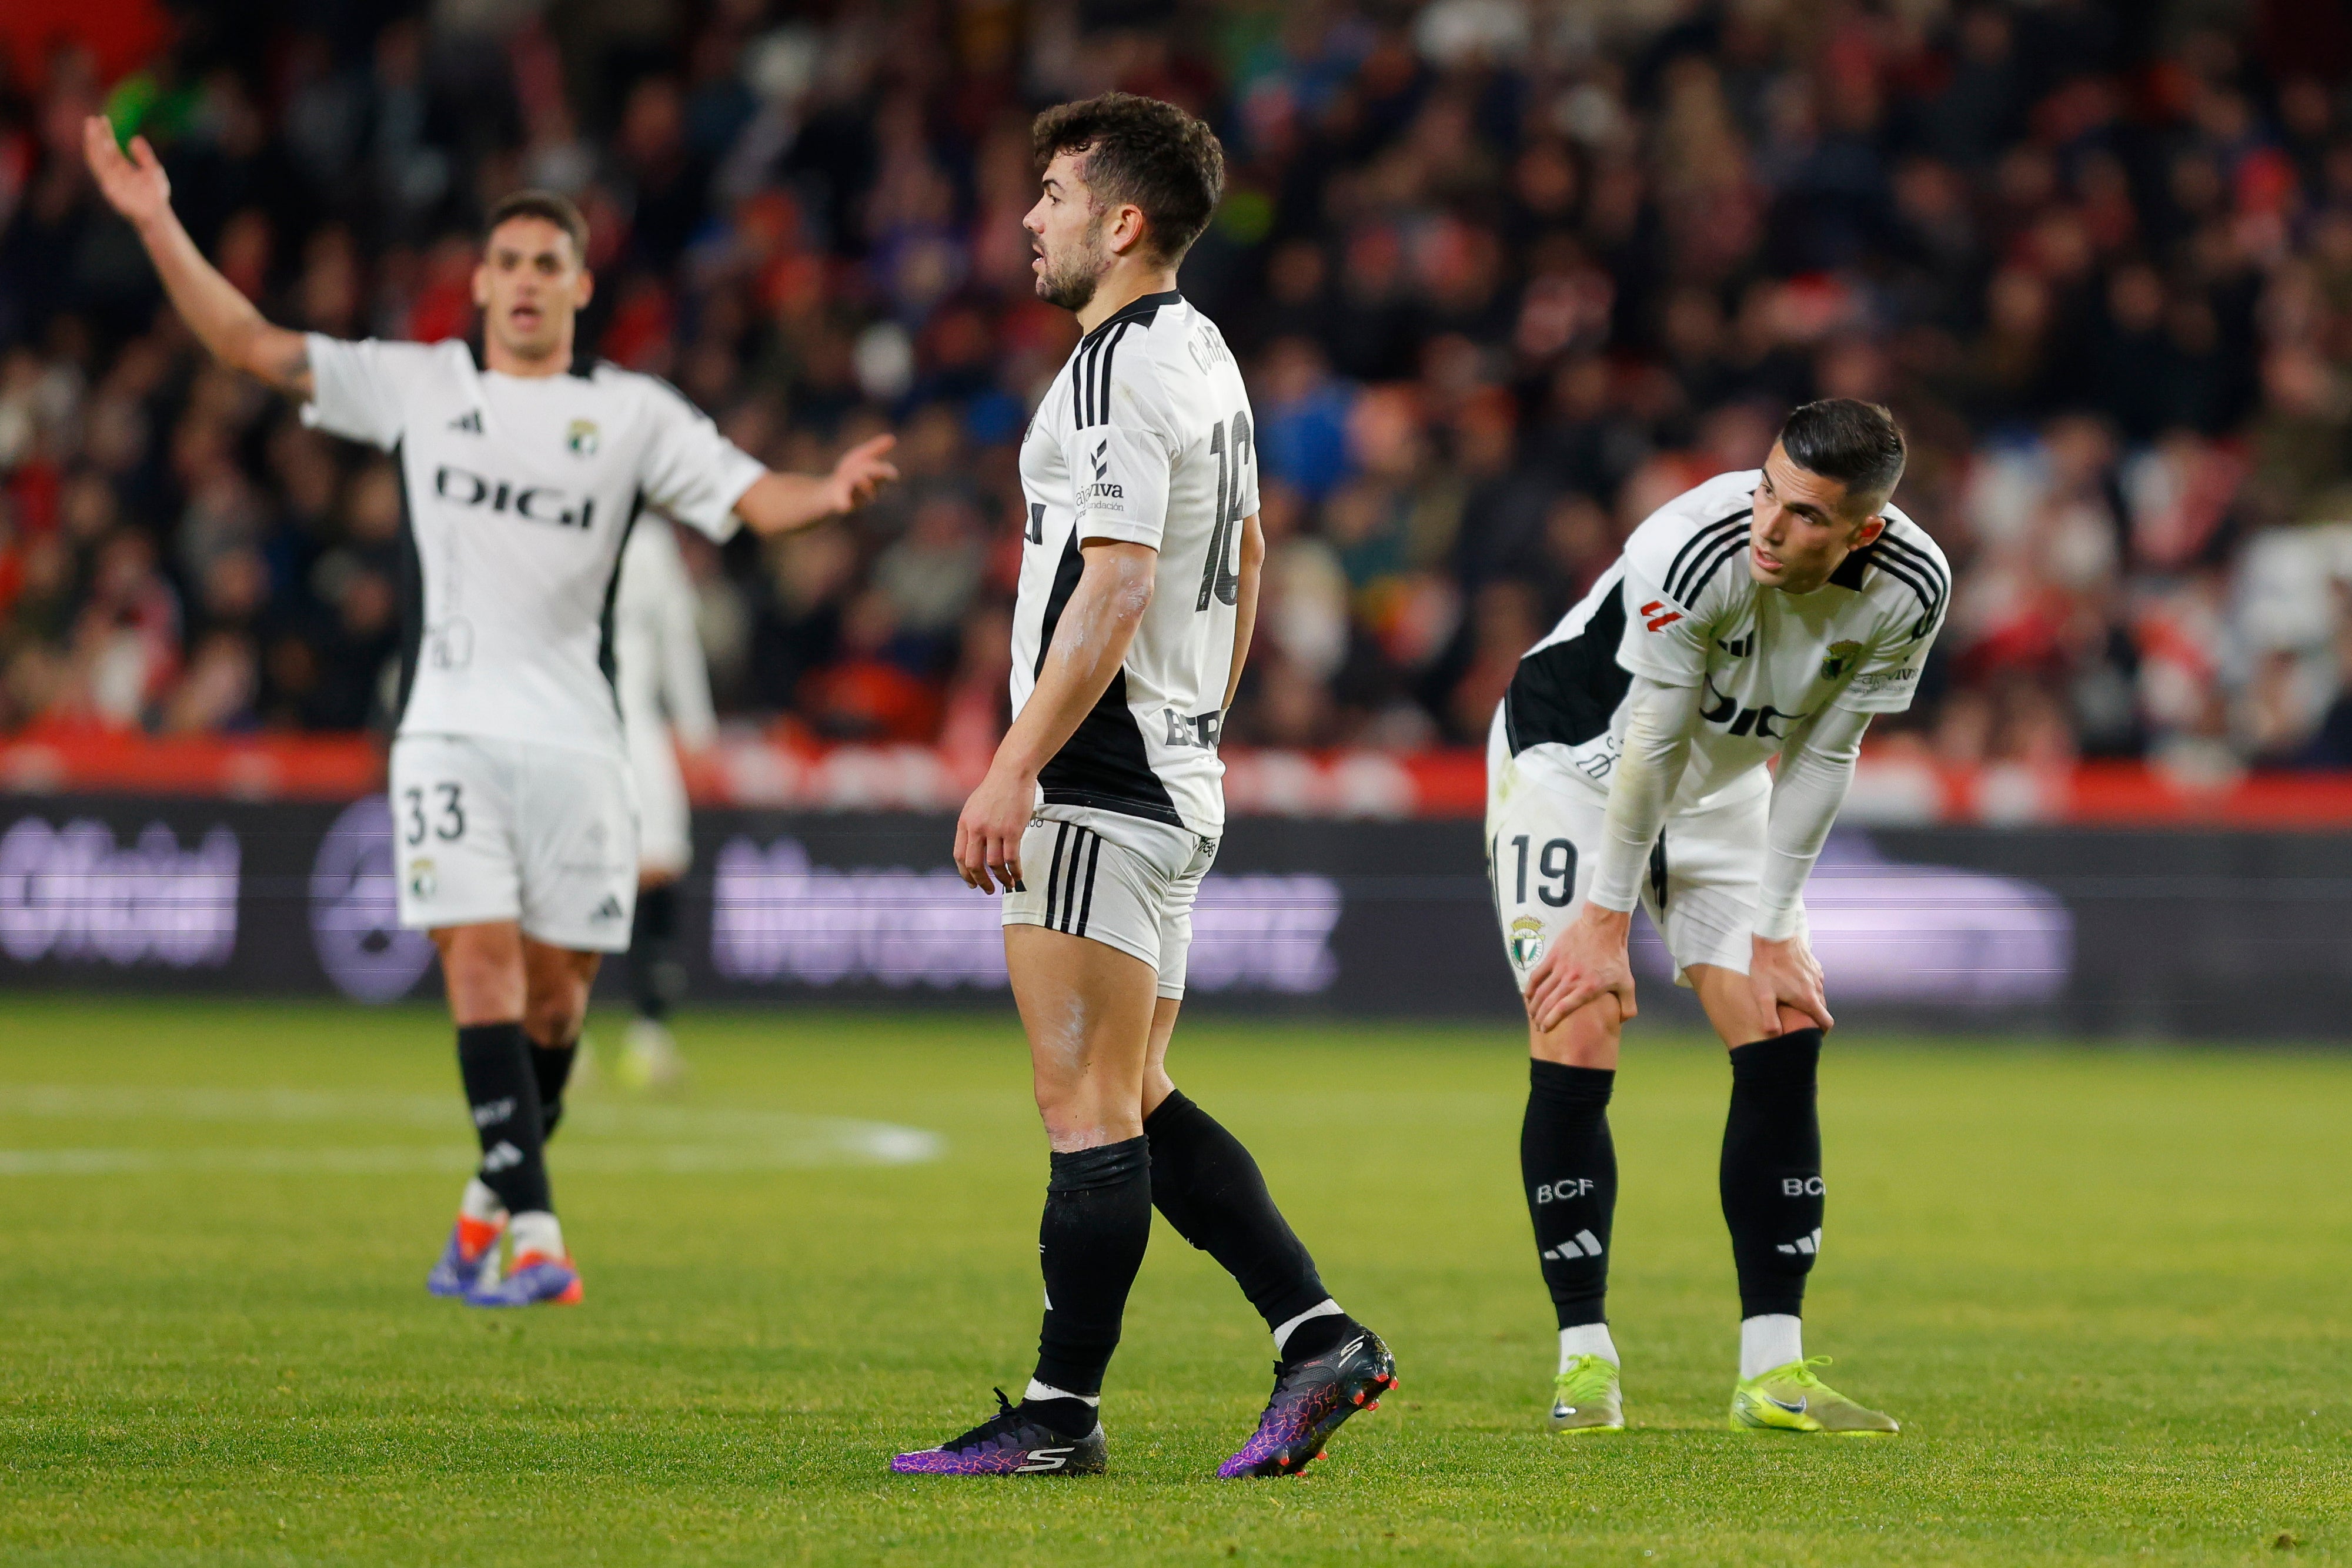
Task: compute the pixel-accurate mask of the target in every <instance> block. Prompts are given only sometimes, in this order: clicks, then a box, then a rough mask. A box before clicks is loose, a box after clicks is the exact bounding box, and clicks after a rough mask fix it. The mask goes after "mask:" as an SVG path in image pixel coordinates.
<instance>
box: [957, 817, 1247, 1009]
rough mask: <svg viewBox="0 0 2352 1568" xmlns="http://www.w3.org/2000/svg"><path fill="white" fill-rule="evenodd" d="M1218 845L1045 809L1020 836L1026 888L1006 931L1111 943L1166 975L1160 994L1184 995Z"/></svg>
mask: <svg viewBox="0 0 2352 1568" xmlns="http://www.w3.org/2000/svg"><path fill="white" fill-rule="evenodd" d="M1216 858H1217V841H1216V840H1214V839H1204V838H1202V837H1201V836H1200V835H1199V834H1197V833H1191V832H1187V831H1184V830H1183V829H1182V828H1177V827H1171V826H1170V825H1169V824H1167V823H1165V822H1155V821H1150V820H1149V819H1147V818H1143V817H1130V816H1128V815H1127V814H1126V813H1125V812H1122V811H1102V810H1095V809H1094V808H1093V807H1090V806H1040V807H1038V808H1037V814H1036V815H1035V816H1034V817H1033V818H1031V819H1030V821H1029V831H1027V832H1026V833H1024V834H1023V835H1022V837H1021V886H1020V887H1019V888H1018V889H1016V890H1015V891H1013V892H1012V893H1008V894H1005V895H1004V924H1005V925H1044V926H1048V927H1050V928H1052V929H1053V930H1055V931H1066V932H1068V933H1070V935H1072V936H1087V937H1091V938H1092V939H1094V940H1095V941H1097V942H1103V943H1108V945H1110V946H1113V947H1116V948H1118V950H1119V951H1120V952H1122V953H1129V954H1132V955H1133V956H1136V957H1138V958H1140V959H1142V960H1143V961H1144V962H1145V963H1147V964H1149V965H1150V966H1151V967H1153V968H1154V969H1157V970H1158V971H1159V972H1160V995H1161V996H1163V997H1166V998H1170V999H1171V1000H1174V999H1176V998H1181V997H1182V996H1183V994H1184V963H1185V959H1186V958H1187V957H1188V956H1190V955H1191V953H1192V900H1193V899H1194V898H1195V897H1196V896H1197V895H1198V894H1199V893H1200V891H1201V879H1202V877H1204V876H1206V875H1208V874H1209V867H1210V865H1211V863H1212V862H1214V861H1215V860H1216Z"/></svg>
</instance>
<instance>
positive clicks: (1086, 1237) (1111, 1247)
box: [1037, 1138, 1151, 1437]
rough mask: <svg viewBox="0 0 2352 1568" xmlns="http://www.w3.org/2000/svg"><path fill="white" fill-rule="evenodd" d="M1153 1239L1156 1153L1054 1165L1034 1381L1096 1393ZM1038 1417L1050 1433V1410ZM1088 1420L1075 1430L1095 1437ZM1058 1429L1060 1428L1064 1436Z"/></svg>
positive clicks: (1047, 1405) (1134, 1141)
mask: <svg viewBox="0 0 2352 1568" xmlns="http://www.w3.org/2000/svg"><path fill="white" fill-rule="evenodd" d="M1150 1239H1151V1150H1150V1144H1149V1142H1148V1141H1147V1140H1145V1139H1142V1138H1129V1139H1128V1140H1126V1141H1125V1142H1124V1143H1117V1144H1106V1145H1103V1146H1102V1147H1100V1148H1095V1149H1078V1150H1075V1151H1073V1152H1072V1153H1069V1154H1057V1155H1054V1157H1053V1175H1052V1176H1051V1177H1050V1178H1049V1179H1048V1180H1047V1181H1046V1183H1045V1218H1043V1219H1042V1220H1041V1221H1039V1223H1038V1226H1037V1252H1038V1260H1039V1262H1040V1264H1041V1265H1042V1266H1043V1267H1044V1270H1045V1326H1044V1328H1043V1329H1041V1330H1040V1331H1039V1333H1038V1335H1037V1381H1038V1382H1040V1383H1043V1384H1046V1385H1050V1386H1052V1387H1054V1388H1057V1389H1060V1390H1061V1391H1062V1392H1064V1393H1066V1394H1075V1395H1081V1396H1094V1395H1099V1394H1100V1393H1101V1392H1102V1381H1103V1370H1104V1369H1105V1368H1106V1367H1108V1365H1109V1364H1110V1355H1111V1352H1112V1351H1114V1350H1117V1349H1118V1327H1119V1319H1120V1316H1121V1315H1122V1314H1123V1313H1124V1312H1126V1310H1127V1292H1128V1291H1129V1287H1131V1286H1132V1285H1133V1284H1134V1283H1135V1272H1136V1270H1139V1269H1140V1268H1142V1267H1143V1249H1144V1248H1145V1246H1146V1245H1147V1244H1149V1243H1150ZM1061 1403H1062V1402H1061V1401H1045V1402H1041V1404H1040V1406H1039V1407H1038V1414H1039V1415H1040V1416H1041V1417H1042V1418H1044V1419H1045V1420H1046V1422H1047V1424H1048V1425H1053V1424H1054V1421H1053V1417H1054V1416H1055V1414H1056V1411H1055V1408H1053V1407H1054V1406H1059V1405H1060V1404H1061ZM1093 1425H1094V1423H1093V1421H1092V1419H1091V1418H1089V1419H1088V1420H1087V1424H1086V1425H1085V1426H1084V1427H1080V1428H1079V1429H1078V1430H1076V1431H1075V1432H1071V1433H1069V1434H1068V1435H1069V1436H1071V1437H1083V1436H1085V1434H1086V1433H1087V1431H1090V1430H1092V1428H1093ZM1062 1429H1063V1428H1062V1427H1055V1430H1057V1431H1058V1430H1062Z"/></svg>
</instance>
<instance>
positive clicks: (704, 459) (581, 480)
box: [83, 116, 895, 1306]
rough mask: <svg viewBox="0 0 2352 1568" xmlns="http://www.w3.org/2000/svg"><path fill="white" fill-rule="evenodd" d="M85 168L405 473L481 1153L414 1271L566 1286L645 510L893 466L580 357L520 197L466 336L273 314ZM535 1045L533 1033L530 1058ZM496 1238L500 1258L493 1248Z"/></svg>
mask: <svg viewBox="0 0 2352 1568" xmlns="http://www.w3.org/2000/svg"><path fill="white" fill-rule="evenodd" d="M83 141H84V151H85V153H86V154H87V156H88V159H89V166H90V171H91V172H92V173H93V174H94V175H95V176H96V177H97V180H98V184H99V188H100V190H101V191H102V192H104V193H105V195H106V198H107V200H108V201H109V202H110V203H111V204H112V205H113V206H114V208H115V210H116V211H117V212H119V213H121V214H122V215H123V217H125V218H126V219H128V220H130V222H131V225H132V227H133V228H134V229H136V230H137V231H138V234H139V237H140V240H141V242H142V244H143V245H144V246H146V250H147V254H148V256H150V257H151V258H152V260H153V262H154V265H155V270H156V272H157V273H158V275H159V276H160V277H162V279H163V287H164V291H165V292H166V293H167V294H168V295H169V296H170V297H171V299H172V303H173V306H174V308H177V309H178V311H179V312H180V315H181V317H182V319H184V320H185V321H186V322H187V324H188V327H189V329H191V330H192V331H194V333H195V335H196V337H197V338H198V340H201V341H202V342H203V343H204V345H205V347H206V348H207V349H209V350H212V352H213V353H214V355H215V357H217V358H218V359H219V360H220V361H222V362H224V363H226V364H229V365H233V366H235V367H236V368H238V369H240V370H244V371H248V372H250V373H251V374H253V375H255V376H257V377H258V378H260V379H261V380H262V381H264V382H268V383H269V384H270V385H271V386H273V387H276V388H277V389H278V390H279V391H280V392H285V393H287V394H288V395H289V396H293V397H299V398H301V399H303V400H304V407H303V418H304V420H305V421H306V422H307V423H310V424H312V425H314V426H316V427H318V428H320V429H323V430H327V431H331V432H332V433H334V434H338V435H342V436H346V437H348V438H350V439H352V440H355V441H363V442H367V443H369V444H372V445H375V446H379V447H382V448H383V449H385V450H386V451H389V452H391V453H392V454H393V455H394V457H395V458H396V460H397V461H398V462H399V464H400V467H401V476H402V481H403V492H402V493H403V498H404V503H405V505H404V527H403V529H402V534H403V539H404V544H405V547H406V559H405V561H404V568H405V570H404V571H403V573H402V584H401V587H402V597H403V601H404V602H403V611H404V616H403V620H404V646H403V658H402V662H401V682H400V693H399V699H398V728H397V732H396V734H395V737H394V741H393V747H392V768H391V774H392V777H391V800H392V811H393V820H394V835H395V838H396V841H397V848H396V855H397V864H398V866H399V872H400V892H399V899H400V919H401V924H402V925H405V926H409V927H413V928H423V929H426V930H429V931H430V932H431V933H432V934H433V940H434V943H435V945H436V946H437V947H438V948H439V949H440V955H441V972H442V977H443V980H444V982H445V983H446V988H447V991H448V997H449V1010H450V1013H451V1016H452V1018H453V1019H454V1020H455V1022H456V1024H457V1059H458V1067H459V1071H460V1075H461V1077H462V1078H463V1080H464V1083H465V1089H466V1096H467V1102H468V1103H469V1105H470V1107H471V1111H472V1114H473V1120H474V1125H475V1129H476V1132H477V1134H478V1137H479V1140H480V1143H481V1148H482V1163H481V1167H480V1169H479V1171H478V1173H477V1175H476V1176H475V1177H474V1179H473V1180H472V1181H470V1182H469V1183H468V1184H467V1188H466V1193H465V1197H464V1198H463V1200H462V1201H461V1205H460V1209H459V1217H458V1220H457V1225H456V1226H455V1227H454V1228H453V1229H452V1231H451V1233H450V1237H449V1242H448V1246H447V1248H446V1249H445V1251H444V1253H443V1256H442V1259H441V1260H440V1261H439V1262H438V1263H437V1264H436V1265H435V1267H434V1270H433V1272H432V1275H431V1277H430V1279H429V1280H428V1281H427V1282H428V1285H429V1287H430V1288H431V1289H432V1290H433V1291H435V1292H436V1294H443V1295H463V1296H464V1297H465V1298H466V1299H467V1301H472V1302H474V1303H475V1304H477V1305H481V1306H522V1305H528V1304H530V1303H532V1302H537V1301H576V1300H578V1299H579V1295H580V1277H579V1274H578V1272H577V1271H576V1270H574V1269H573V1267H572V1261H571V1255H570V1253H569V1251H568V1250H567V1249H566V1248H565V1246H564V1243H563V1235H562V1228H561V1227H560V1226H559V1225H558V1224H557V1221H556V1218H555V1213H554V1205H553V1202H552V1199H551V1196H550V1193H549V1187H548V1179H547V1166H546V1160H545V1156H544V1145H545V1142H546V1136H547V1134H548V1133H549V1132H551V1130H552V1128H553V1124H554V1119H555V1117H556V1116H557V1115H559V1114H560V1113H561V1106H562V1088H563V1083H564V1081H565V1079H566V1078H567V1076H568V1075H569V1073H570V1071H571V1063H572V1056H573V1053H574V1048H575V1045H576V1042H577V1040H579V1036H580V1028H581V1022H582V1019H583V1017H584V1015H585V1013H586V1009H587V1003H588V987H589V983H590V981H591V980H592V979H593V977H594V976H595V973H596V967H597V964H598V962H599V961H600V959H601V957H602V956H603V955H604V954H605V953H609V952H615V951H618V950H619V949H620V948H621V947H623V946H625V945H626V943H627V940H628V932H629V925H630V906H631V904H633V903H634V901H635V897H636V882H637V827H636V808H635V790H634V789H633V788H632V785H631V781H630V777H629V768H628V762H627V758H626V756H625V751H624V749H623V740H622V732H621V719H620V714H619V712H618V710H617V707H616V706H615V700H614V689H613V670H614V665H613V647H612V622H613V598H614V589H615V586H616V583H617V580H618V574H619V568H620V561H621V551H622V546H623V543H624V541H625V538H626V537H627V535H628V533H629V530H630V528H631V525H632V524H633V523H634V522H635V519H636V517H637V515H638V512H639V510H640V509H641V508H645V507H651V508H653V509H655V510H657V511H661V512H665V513H667V515H669V516H670V517H675V518H677V519H678V520H679V521H681V522H684V523H687V524H688V525H689V526H691V527H694V528H700V529H702V530H703V531H704V532H706V533H709V535H711V536H712V537H713V538H726V537H727V536H728V535H729V534H730V533H731V532H732V531H733V530H734V528H735V527H736V525H737V522H738V520H739V519H740V521H742V522H745V523H749V524H750V525H751V527H752V528H754V529H756V530H757V531H759V532H761V533H763V534H767V533H779V532H782V531H784V530H787V529H791V528H801V527H803V526H805V525H807V524H809V523H813V522H815V521H816V520H818V519H819V518H822V517H829V516H833V515H835V514H836V513H840V512H844V511H846V510H849V509H851V508H852V507H856V506H857V505H859V504H861V503H862V502H863V501H864V500H865V499H866V497H868V496H869V495H870V494H871V493H872V492H873V491H874V489H875V488H876V487H877V486H879V485H880V484H882V483H884V482H885V481H887V480H888V479H890V478H893V477H895V473H894V471H893V470H892V469H891V467H890V465H889V464H888V463H887V460H886V459H885V457H884V455H883V454H884V453H885V452H886V451H887V448H888V446H889V444H890V441H889V438H888V437H887V436H883V437H877V438H876V439H875V440H873V441H870V442H867V443H866V444H864V445H862V446H860V447H857V448H856V449H855V450H853V451H851V452H850V453H848V454H847V455H845V456H844V457H843V458H842V459H841V461H840V462H839V464H837V465H835V468H834V470H833V472H832V473H831V474H830V475H827V476H823V477H811V476H803V475H793V474H775V473H771V472H769V471H768V470H767V469H766V468H764V467H763V466H761V464H760V463H759V462H758V461H756V460H755V459H753V458H751V457H750V456H747V455H744V454H743V453H741V452H740V451H738V450H737V449H736V448H735V447H733V446H732V445H730V444H729V443H728V442H727V441H726V440H725V439H723V438H722V437H721V436H720V435H719V433H718V431H717V429H716V428H715V427H713V425H712V424H711V423H710V421H709V420H708V419H706V418H704V417H703V416H702V415H701V414H700V413H697V412H696V411H695V410H694V408H693V407H692V406H691V405H689V404H688V402H686V401H685V399H683V398H681V397H680V396H679V395H678V394H677V392H674V391H672V390H671V389H670V388H669V387H668V386H667V385H666V384H664V383H663V382H658V381H656V380H655V379H653V378H652V377H649V376H641V375H633V374H630V373H628V372H626V371H620V370H617V369H615V368H614V367H612V366H610V365H603V364H600V365H597V366H596V367H594V368H593V370H590V371H574V369H573V368H572V367H573V344H572V336H573V325H574V321H575V319H576V318H577V315H578V312H579V311H580V309H581V308H582V307H583V306H585V305H586V304H587V302H588V298H589V293H590V290H591V288H592V287H593V284H592V280H591V279H590V277H589V274H588V272H587V269H586V266H585V262H584V259H583V257H584V255H585V245H586V239H587V229H586V225H585V224H584V223H583V221H582V219H581V217H580V214H579V211H578V209H577V208H575V207H574V206H572V204H571V203H570V202H568V201H566V200H564V199H563V198H562V197H561V196H556V195H551V194H547V193H530V192H525V193H520V194H517V195H514V196H509V197H508V198H507V199H506V200H505V201H503V202H501V203H500V204H499V205H498V206H497V207H496V208H494V209H493V210H492V212H491V214H490V219H489V223H488V225H487V228H486V235H485V242H484V246H483V255H482V259H481V261H480V263H479V264H478V266H477V267H476V268H475V271H474V285H473V286H474V302H475V303H476V304H477V305H478V306H479V307H480V308H481V310H482V318H483V350H482V362H481V363H479V364H478V363H477V362H476V361H475V357H474V353H473V351H472V350H470V349H469V348H468V347H467V345H466V344H464V343H459V342H445V343H435V344H425V343H394V342H378V341H374V340H370V341H366V342H359V343H349V342H340V341H337V340H334V339H331V338H326V337H321V336H320V335H318V334H316V333H310V334H307V335H306V334H303V333H299V332H292V331H289V330H287V329H283V328H279V327H274V326H272V325H270V323H269V322H268V321H267V320H265V319H263V318H262V316H261V315H260V313H259V312H258V311H257V310H256V309H255V308H254V307H253V306H252V304H251V303H250V302H249V301H247V299H246V298H245V297H244V296H243V295H241V294H239V293H238V292H237V291H236V287H235V286H233V285H232V284H231V283H230V282H229V281H228V280H227V279H226V277H222V276H221V274H220V273H219V272H218V271H217V270H215V268H214V267H212V265H211V264H210V263H208V262H207V261H205V258H204V256H202V255H201V254H200V253H199V252H198V251H197V249H196V247H195V245H194V242H193V241H192V240H190V239H189V237H188V234H187V231H186V230H185V229H184V228H183V227H182V226H181V225H180V222H179V219H178V218H177V217H176V216H175V215H174V214H173V211H172V205H171V186H170V183H169V182H168V181H167V180H166V179H165V177H164V174H163V166H162V165H161V164H160V163H159V162H157V161H156V159H155V155H154V152H153V151H152V149H150V148H149V147H148V145H147V143H146V141H145V139H144V138H135V139H133V141H131V156H129V157H125V156H124V154H123V151H122V149H121V148H120V147H119V146H117V145H116V142H115V139H114V133H113V131H112V129H111V128H110V126H109V125H108V123H107V121H106V120H104V119H102V118H99V117H95V116H93V117H92V118H91V119H90V120H88V121H87V122H86V124H85V126H84V128H83ZM534 1047H535V1048H536V1049H534ZM501 1231H509V1232H510V1241H511V1246H512V1249H513V1252H514V1260H513V1267H512V1269H511V1270H509V1271H508V1272H507V1273H506V1274H505V1275H504V1276H503V1277H499V1272H498V1270H496V1269H495V1268H488V1267H486V1265H487V1264H488V1261H489V1260H490V1259H492V1258H493V1257H494V1256H495V1247H496V1243H497V1242H498V1240H499V1235H500V1233H501Z"/></svg>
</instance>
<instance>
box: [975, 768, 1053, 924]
mask: <svg viewBox="0 0 2352 1568" xmlns="http://www.w3.org/2000/svg"><path fill="white" fill-rule="evenodd" d="M1036 807H1037V781H1036V779H1033V778H1024V777H1021V776H1018V775H1013V774H1001V773H999V772H998V771H997V770H996V769H995V768H990V769H989V772H988V777H987V778H985V779H982V780H981V781H980V788H979V789H974V790H973V791H972V792H971V799H970V800H966V801H965V802H964V803H963V814H962V815H961V817H958V818H957V819H956V843H955V863H956V871H957V873H958V874H960V875H961V877H962V878H963V880H964V883H965V885H967V886H970V887H976V888H978V889H980V891H981V892H982V893H995V892H999V891H1002V892H1005V893H1011V892H1012V891H1013V888H1014V886H1015V885H1016V884H1017V883H1019V882H1020V881H1021V837H1022V835H1023V834H1024V833H1025V832H1027V831H1029V818H1030V815H1031V813H1032V812H1034V810H1036Z"/></svg>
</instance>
